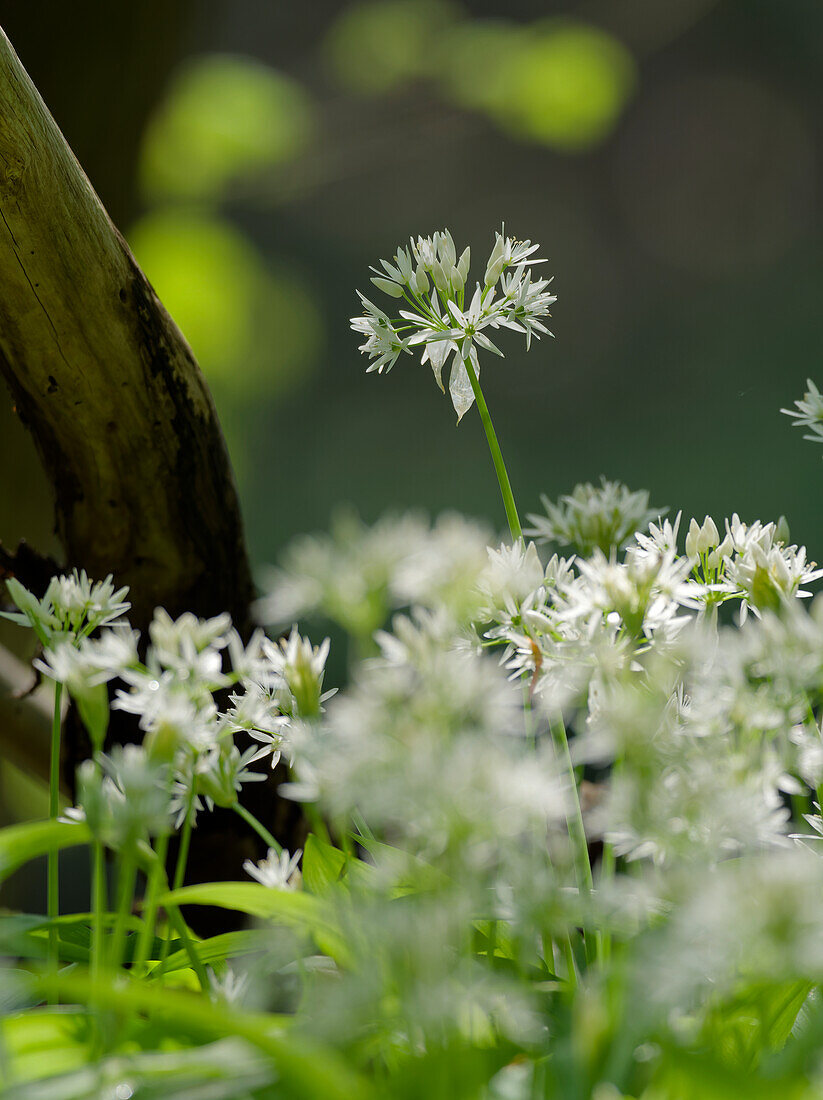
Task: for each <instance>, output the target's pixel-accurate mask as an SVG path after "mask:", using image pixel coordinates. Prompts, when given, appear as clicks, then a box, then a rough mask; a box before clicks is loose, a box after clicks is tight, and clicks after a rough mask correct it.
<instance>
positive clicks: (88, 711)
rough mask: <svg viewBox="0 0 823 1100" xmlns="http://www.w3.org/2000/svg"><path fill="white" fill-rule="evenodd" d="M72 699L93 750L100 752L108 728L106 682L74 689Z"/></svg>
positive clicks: (107, 691) (107, 692) (107, 690)
mask: <svg viewBox="0 0 823 1100" xmlns="http://www.w3.org/2000/svg"><path fill="white" fill-rule="evenodd" d="M71 697H72V699H74V701H75V703H76V704H77V709H78V711H79V712H80V717H81V718H82V719H83V725H84V726H85V727H86V729H87V730H88V734H89V737H90V738H91V743H92V746H93V748H94V750H95V752H101V751H102V749H103V744H104V742H105V740H106V732H107V730H108V728H109V689H108V685H107V684H95V685H94V686H93V687H90V688H89V689H88V690H87V691H77V690H74V691H72V693H71Z"/></svg>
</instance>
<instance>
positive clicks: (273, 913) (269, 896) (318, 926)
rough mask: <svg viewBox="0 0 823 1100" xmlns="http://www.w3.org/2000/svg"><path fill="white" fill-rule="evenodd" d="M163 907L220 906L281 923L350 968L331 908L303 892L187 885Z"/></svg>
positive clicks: (253, 885) (235, 885)
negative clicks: (313, 942)
mask: <svg viewBox="0 0 823 1100" xmlns="http://www.w3.org/2000/svg"><path fill="white" fill-rule="evenodd" d="M159 904H160V905H169V904H172V905H216V906H217V907H218V908H220V909H234V910H236V911H237V912H239V913H247V914H248V915H249V916H250V917H258V918H260V919H262V920H272V921H279V922H280V923H281V924H287V925H289V926H290V927H293V928H299V929H302V930H303V931H305V932H306V933H308V934H309V935H311V936H312V937H313V938H314V939H315V941H316V943H317V945H318V947H320V949H321V950H322V951H324V952H325V953H326V954H328V955H330V956H331V957H332V958H333V959H335V960H336V961H337V962H339V963H341V964H342V965H346V964H347V962H348V960H349V959H350V954H349V951H348V948H347V947H346V943H345V941H344V939H343V937H342V936H341V934H340V930H339V928H338V927H337V923H336V921H335V920H334V914H333V912H332V910H331V908H330V907H329V906H328V905H327V904H326V903H325V902H324V901H322V900H321V899H320V898H317V897H314V896H313V895H312V894H306V893H303V892H302V891H299V890H273V889H272V888H271V887H270V886H262V885H261V884H259V883H257V882H207V883H203V884H202V885H196V886H183V887H181V889H179V890H172V891H170V892H169V893H167V894H163V895H161V897H160V901H159Z"/></svg>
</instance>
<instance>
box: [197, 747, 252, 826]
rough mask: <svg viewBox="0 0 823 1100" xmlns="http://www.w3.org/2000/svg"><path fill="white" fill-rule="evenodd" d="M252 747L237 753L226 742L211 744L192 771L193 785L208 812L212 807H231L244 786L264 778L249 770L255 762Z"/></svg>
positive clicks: (238, 750) (236, 749)
mask: <svg viewBox="0 0 823 1100" xmlns="http://www.w3.org/2000/svg"><path fill="white" fill-rule="evenodd" d="M255 755H256V754H255V750H254V748H250V749H246V751H245V752H242V753H241V752H240V749H238V747H237V746H236V745H233V744H231V743H230V742H228V741H222V742H219V743H218V744H216V745H212V746H211V748H209V749H208V750H207V751H206V752H205V753H203V755H202V756H201V757H200V759H199V760H198V761H197V763H196V765H195V768H194V785H195V791H196V793H197V794H198V795H202V796H203V798H204V799H205V802H206V805H207V806H208V808H209V809H210V810H212V809H214V807H215V806H222V807H228V806H233V805H234V804H235V803H236V802H237V800H238V795H239V794H240V790H241V788H242V786H243V784H244V783H262V782H263V780H265V778H266V777H265V775H263V774H261V773H260V772H253V771H250V770H249V765H250V764H251V762H252V760H254V759H255Z"/></svg>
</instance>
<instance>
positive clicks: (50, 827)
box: [0, 821, 91, 882]
mask: <svg viewBox="0 0 823 1100" xmlns="http://www.w3.org/2000/svg"><path fill="white" fill-rule="evenodd" d="M90 840H91V832H90V830H89V827H88V825H86V824H85V823H84V822H73V821H72V822H64V821H27V822H25V823H24V824H22V825H8V826H7V827H6V828H5V829H0V882H3V881H4V880H5V879H7V878H8V877H9V875H11V874H12V873H13V872H14V871H16V870H17V868H18V867H22V866H23V865H24V864H25V863H28V862H29V860H32V859H36V858H37V857H38V856H42V855H45V854H46V852H57V851H60V850H61V849H62V848H73V847H75V846H76V845H78V844H88V843H89V841H90Z"/></svg>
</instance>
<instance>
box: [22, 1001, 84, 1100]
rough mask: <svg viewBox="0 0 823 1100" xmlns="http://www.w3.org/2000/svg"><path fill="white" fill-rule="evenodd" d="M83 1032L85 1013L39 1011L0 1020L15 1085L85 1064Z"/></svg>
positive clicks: (51, 1010)
mask: <svg viewBox="0 0 823 1100" xmlns="http://www.w3.org/2000/svg"><path fill="white" fill-rule="evenodd" d="M86 1030H87V1029H86V1013H85V1012H71V1011H69V1010H67V1009H64V1008H59V1009H53V1008H51V1009H44V1008H38V1009H33V1010H29V1011H28V1012H23V1013H20V1014H18V1015H15V1016H7V1017H5V1018H4V1019H2V1020H0V1043H1V1044H2V1047H3V1049H4V1052H5V1053H6V1054H7V1055H8V1057H9V1061H11V1062H12V1065H13V1069H14V1079H15V1082H16V1083H18V1084H20V1083H22V1082H25V1081H35V1080H38V1079H39V1078H42V1077H51V1076H55V1075H57V1074H60V1073H66V1072H68V1071H70V1070H73V1069H78V1068H80V1067H81V1066H83V1065H85V1063H86V1061H87V1058H88V1051H87V1049H86V1044H85V1043H84V1042H82V1041H81V1039H80V1037H81V1036H83V1034H84V1032H85V1031H86ZM0 1082H2V1077H0ZM3 1083H5V1082H3ZM3 1095H5V1090H4V1091H3ZM20 1095H21V1096H22V1095H24V1093H23V1092H22V1091H21V1093H20Z"/></svg>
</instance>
